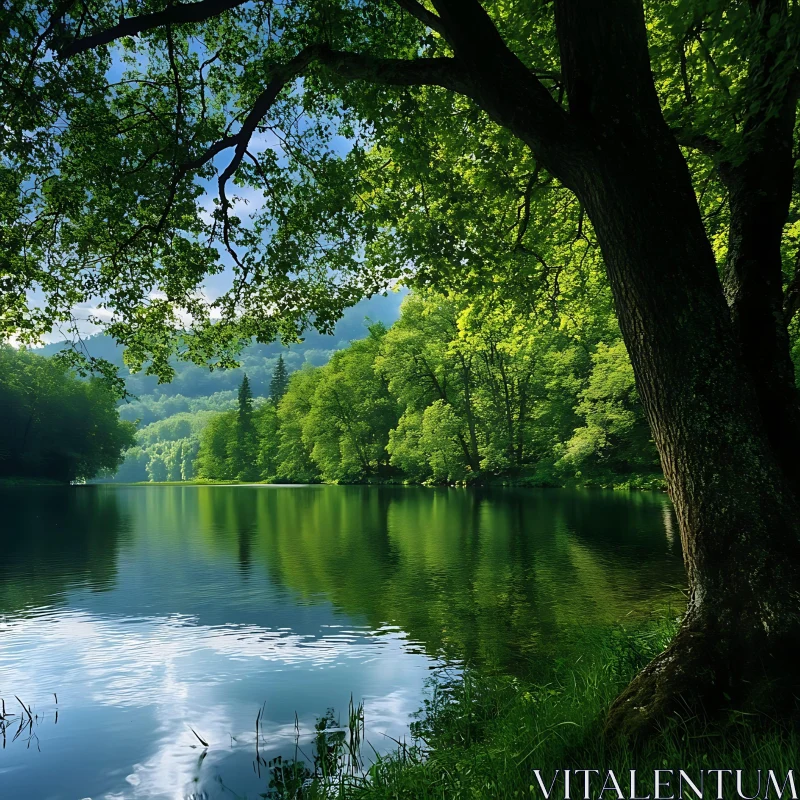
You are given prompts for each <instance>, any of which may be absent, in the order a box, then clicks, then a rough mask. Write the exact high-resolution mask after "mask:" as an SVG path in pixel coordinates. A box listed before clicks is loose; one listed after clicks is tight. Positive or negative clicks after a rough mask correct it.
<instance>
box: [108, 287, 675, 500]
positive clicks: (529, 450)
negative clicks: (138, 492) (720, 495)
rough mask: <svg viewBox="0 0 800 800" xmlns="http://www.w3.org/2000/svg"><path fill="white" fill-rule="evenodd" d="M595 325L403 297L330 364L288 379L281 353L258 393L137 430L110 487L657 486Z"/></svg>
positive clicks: (246, 390)
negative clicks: (389, 315)
mask: <svg viewBox="0 0 800 800" xmlns="http://www.w3.org/2000/svg"><path fill="white" fill-rule="evenodd" d="M595 317H596V319H595V321H594V323H593V324H592V325H581V326H580V327H579V328H576V327H575V326H574V325H571V324H570V323H569V320H568V319H567V318H566V317H564V318H563V319H562V320H553V319H551V318H545V320H544V321H541V320H540V319H539V318H537V317H535V316H532V317H531V318H530V319H528V320H525V321H524V322H521V321H520V320H519V319H517V320H516V321H515V322H514V323H513V324H511V322H510V320H509V319H508V315H507V314H504V313H503V311H502V309H496V310H493V311H491V312H482V311H479V310H478V308H477V307H476V304H475V303H469V302H468V301H466V300H463V299H461V300H459V299H455V298H447V297H444V296H442V295H436V294H432V293H428V294H424V295H423V294H420V293H414V294H411V295H408V296H406V298H405V300H404V301H403V304H402V306H401V309H400V318H399V319H398V320H397V321H396V322H395V323H394V324H393V325H391V326H390V327H389V328H387V327H386V326H385V325H384V324H383V323H374V324H372V325H371V326H370V327H369V335H368V336H367V337H366V338H364V339H360V340H355V341H352V342H351V343H350V344H349V345H348V346H347V347H345V348H343V349H341V350H338V351H336V352H334V353H333V355H332V357H331V358H330V360H329V361H328V363H327V364H324V365H321V366H314V365H313V364H310V363H308V362H305V363H304V365H303V366H301V367H300V368H299V369H296V370H295V371H293V372H292V373H291V374H289V372H288V370H287V368H286V365H285V362H284V360H283V357H282V356H281V357H280V358H279V360H278V361H277V363H276V365H275V368H274V373H273V376H272V379H271V381H270V384H269V386H268V391H267V392H266V393H265V394H266V395H267V396H266V397H264V396H263V395H262V396H257V395H256V393H255V392H254V391H253V389H252V384H251V382H250V380H249V378H248V375H247V374H245V376H244V379H243V381H242V385H241V386H240V389H239V392H238V397H237V398H236V399H234V398H229V399H228V403H229V404H230V406H231V407H230V408H229V409H228V410H225V411H213V410H208V409H204V410H197V411H194V412H191V411H182V412H179V413H176V414H174V415H170V416H168V417H167V418H165V419H162V420H159V421H155V422H152V423H151V424H148V425H146V426H144V427H143V428H141V430H140V431H139V433H138V442H137V446H136V447H134V448H132V449H131V450H129V451H128V452H127V454H126V460H125V462H124V464H123V466H122V468H121V469H120V471H119V473H118V476H117V479H118V480H125V481H133V480H137V481H144V480H150V481H180V480H190V479H210V480H241V481H278V482H287V483H305V482H318V481H324V482H332V483H359V482H382V481H386V482H393V481H395V482H409V483H426V484H453V483H465V484H468V483H474V482H492V481H497V482H512V483H521V484H527V485H536V486H559V485H564V484H575V483H577V484H581V485H595V486H613V487H637V488H660V487H662V486H663V477H662V475H661V473H660V468H659V464H658V454H657V452H656V450H655V446H654V445H653V442H652V439H651V436H650V431H649V428H648V425H647V421H646V419H645V416H644V411H643V409H642V406H641V403H640V401H639V399H638V396H637V393H636V387H635V384H634V378H633V371H632V368H631V365H630V360H629V359H628V356H627V353H626V351H625V347H624V344H623V343H622V341H621V339H620V336H619V332H618V329H617V328H616V325H615V323H614V320H613V317H612V316H611V315H610V314H608V313H607V314H606V315H605V316H604V317H603V316H602V315H599V314H597V313H596V312H595ZM231 394H232V393H231ZM195 402H197V401H195Z"/></svg>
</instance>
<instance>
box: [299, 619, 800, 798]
mask: <svg viewBox="0 0 800 800" xmlns="http://www.w3.org/2000/svg"><path fill="white" fill-rule="evenodd" d="M677 624H678V619H677V618H676V617H675V616H672V617H671V618H667V619H665V618H661V619H657V620H654V621H651V622H649V623H646V624H644V625H641V626H639V627H635V628H625V627H622V626H619V627H616V628H614V629H612V630H611V631H610V632H608V633H607V634H605V635H602V636H600V637H599V638H596V639H595V640H594V641H591V642H587V649H586V651H585V652H583V654H582V655H580V656H578V657H577V658H576V659H575V660H574V661H572V662H571V663H562V664H558V665H556V666H555V667H554V668H553V669H552V670H550V671H549V674H548V676H547V678H546V679H544V680H539V681H537V680H527V681H526V680H521V679H518V678H511V677H508V676H486V675H481V674H479V673H474V672H472V673H470V672H468V673H467V674H466V675H465V676H464V679H463V680H457V681H454V682H453V683H450V684H444V685H442V686H440V687H439V688H438V689H437V691H436V692H435V693H434V694H433V696H432V698H431V699H430V700H429V701H428V702H427V703H426V706H425V709H424V712H423V713H424V716H423V717H422V718H421V719H420V720H419V721H418V722H416V723H415V724H414V726H413V727H412V732H413V733H414V735H415V736H416V742H415V743H414V744H413V745H410V746H405V747H402V748H401V749H400V750H399V751H397V752H396V753H394V754H393V755H391V756H389V757H385V758H382V759H379V760H378V761H377V763H376V764H374V765H373V767H372V768H371V769H370V770H369V773H368V775H366V776H363V777H360V778H358V779H355V780H343V781H341V782H340V783H339V785H338V786H337V787H336V791H335V792H334V796H337V797H338V798H339V800H401V799H403V800H405V799H406V798H407V799H408V800H434V798H436V800H467V798H469V800H475V798H486V799H487V800H499V799H501V798H502V799H503V800H505V798H508V799H509V800H510V799H511V798H523V797H524V798H544V797H545V796H546V795H547V793H548V790H549V789H550V787H551V783H553V782H554V787H555V788H554V789H553V792H552V795H551V797H552V798H554V800H558V798H562V797H564V778H563V771H564V770H572V771H573V775H572V782H573V797H583V796H584V783H583V781H584V779H585V778H584V774H583V773H580V774H578V775H576V774H574V771H575V770H596V772H593V773H589V774H588V779H589V780H590V796H591V797H609V798H616V797H620V796H623V797H625V798H629V797H631V794H630V792H629V789H630V771H631V770H636V773H637V777H636V789H635V795H636V796H637V797H639V798H646V797H648V796H658V795H657V794H655V786H654V779H655V776H656V772H655V771H656V770H663V771H665V772H661V773H660V779H661V781H662V784H661V790H660V796H662V797H670V796H674V797H678V796H683V797H685V798H687V800H690V799H691V800H693V799H694V798H695V796H696V795H695V794H694V793H693V792H692V791H691V789H690V788H687V787H688V786H689V785H688V784H686V783H685V782H682V783H681V789H682V790H683V791H682V792H681V795H679V791H678V789H679V787H678V780H679V779H680V774H679V770H683V771H684V773H685V774H686V776H687V777H688V778H689V779H690V780H693V781H694V782H695V784H697V785H698V786H699V788H700V789H701V791H702V786H703V782H704V781H705V782H706V784H707V787H706V791H705V795H704V796H707V797H716V796H717V775H716V774H713V775H712V774H708V770H720V769H721V770H731V773H729V774H725V775H724V776H723V778H722V779H723V780H724V787H725V792H724V796H725V797H733V796H737V794H736V790H737V787H736V778H735V775H736V770H742V775H743V778H742V781H743V783H742V787H741V795H743V796H747V797H759V798H761V797H764V792H765V789H766V783H765V782H766V781H767V780H768V770H772V771H773V772H774V774H775V775H776V776H777V778H778V785H779V787H780V786H782V785H783V783H784V781H785V780H786V776H787V774H788V773H789V771H790V770H795V771H796V769H797V763H796V761H797V753H798V752H800V732H799V730H798V728H797V726H794V727H790V726H789V725H787V724H784V723H779V722H776V721H774V720H770V719H767V718H759V717H757V716H754V715H745V714H741V713H731V714H730V715H729V716H728V717H726V718H725V719H722V720H720V721H718V722H717V723H715V724H714V725H713V726H709V725H706V724H703V723H701V722H700V720H699V719H698V718H691V717H687V718H686V719H683V720H680V721H678V720H675V721H672V722H670V723H669V724H668V725H666V726H665V727H664V729H663V730H662V731H661V732H660V733H659V734H658V735H657V736H655V737H654V738H653V739H652V740H650V741H649V742H647V743H646V744H644V745H641V746H640V747H639V748H638V749H637V750H635V751H634V750H633V749H631V747H629V746H627V745H619V744H617V745H608V744H606V743H604V740H603V735H602V730H603V721H604V719H605V715H606V713H607V710H608V708H609V706H610V705H611V703H612V702H613V700H614V698H615V697H616V696H617V695H618V693H619V692H620V690H621V689H622V688H624V686H625V685H626V684H627V683H628V681H629V680H630V679H631V677H632V676H633V675H634V674H635V673H636V672H637V671H638V670H639V669H640V668H641V667H642V666H644V665H645V664H646V663H647V662H648V661H649V660H650V659H651V658H652V657H653V656H654V655H656V654H657V653H658V652H660V651H661V650H662V649H663V647H664V646H665V645H666V643H667V642H668V641H669V639H670V638H671V636H672V634H673V632H674V630H675V629H676V626H677ZM536 770H538V775H539V777H540V778H541V780H542V784H541V785H540V784H539V782H538V781H539V779H538V778H537V777H536V774H537V773H536V772H535V771H536ZM758 770H762V772H763V778H762V776H761V775H759V773H758ZM609 771H612V772H613V774H614V779H617V780H618V782H619V785H620V789H621V791H622V795H619V794H618V793H617V790H616V787H614V786H613V783H612V782H608V783H607V781H611V780H612V779H609V778H608V772H609ZM669 771H672V772H669ZM681 780H682V779H681ZM670 781H672V785H671V787H670V786H668V785H666V784H668V783H669V782H670ZM604 785H605V786H606V789H605V791H603V787H604ZM683 792H685V794H683ZM304 796H306V795H304ZM311 796H319V797H322V794H319V795H313V794H312V795H311ZM325 796H326V797H330V796H331V794H330V793H328V794H326V795H325ZM770 796H772V794H770ZM786 796H787V797H792V796H796V795H793V792H792V790H791V788H790V790H789V792H788V794H787V795H786Z"/></svg>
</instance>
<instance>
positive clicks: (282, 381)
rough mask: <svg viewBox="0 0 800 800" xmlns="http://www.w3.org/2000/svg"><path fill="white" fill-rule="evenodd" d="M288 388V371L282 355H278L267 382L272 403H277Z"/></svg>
mask: <svg viewBox="0 0 800 800" xmlns="http://www.w3.org/2000/svg"><path fill="white" fill-rule="evenodd" d="M288 388H289V372H288V370H287V369H286V364H285V363H284V360H283V356H282V355H280V356H278V363H277V364H276V365H275V369H274V370H273V372H272V380H271V381H270V384H269V396H270V398H271V399H272V403H273V405H276V406H277V405H278V403H280V401H281V398H282V397H283V396H284V395H285V394H286V390H287V389H288Z"/></svg>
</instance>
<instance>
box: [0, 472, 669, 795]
mask: <svg viewBox="0 0 800 800" xmlns="http://www.w3.org/2000/svg"><path fill="white" fill-rule="evenodd" d="M0 509H2V519H1V520H0V545H1V546H2V550H0V697H1V698H3V699H4V701H5V708H6V712H7V713H10V712H13V713H19V712H21V708H20V707H19V703H18V702H17V700H15V699H14V697H15V695H17V696H19V698H21V699H22V700H23V701H24V702H25V704H26V705H30V706H31V707H32V711H33V713H34V714H38V715H39V719H38V721H37V724H36V725H34V726H33V728H32V732H33V733H35V734H36V736H35V737H31V735H30V733H31V731H29V732H27V733H26V732H23V733H22V734H21V735H20V736H19V737H18V738H17V739H16V741H12V738H13V735H14V733H15V732H16V727H13V726H12V727H9V728H8V730H7V732H6V741H5V742H3V744H4V749H2V750H0V797H2V798H6V797H8V798H15V799H16V798H20V800H21V799H22V798H24V799H25V800H50V799H51V798H52V799H53V800H55V799H56V798H65V800H67V799H68V800H81V799H82V798H92V800H99V799H100V798H109V799H111V798H113V799H114V800H118V799H119V798H148V800H149V799H150V798H171V799H172V798H186V797H208V798H217V797H233V796H240V797H241V796H247V797H258V796H259V794H260V793H262V792H265V791H266V790H267V783H268V779H267V778H264V777H261V778H259V776H258V775H257V774H256V772H255V770H254V758H255V754H254V747H255V729H254V723H255V718H256V714H257V712H258V709H259V707H260V706H261V704H262V702H264V703H265V705H264V714H263V732H264V737H265V738H264V740H263V741H262V742H261V754H262V755H263V756H265V757H266V758H267V759H269V758H272V757H274V756H276V755H278V754H283V755H284V756H288V755H292V754H293V753H294V746H295V745H294V742H295V733H296V731H295V725H297V726H298V728H299V732H300V737H301V745H303V746H304V745H305V743H307V742H308V739H309V736H310V732H312V731H313V726H314V723H315V720H316V719H317V718H319V717H320V716H321V715H323V714H324V713H325V712H326V709H327V708H329V707H331V706H332V707H334V708H335V709H336V711H337V713H338V712H339V711H341V712H342V713H343V715H344V714H346V709H347V705H348V702H349V700H350V696H351V694H352V695H353V697H354V698H355V700H356V702H358V701H359V700H363V701H364V705H365V714H366V723H367V728H366V733H367V738H368V739H369V740H370V742H372V743H373V744H374V745H375V747H376V748H377V749H379V750H381V749H383V750H387V749H391V747H392V743H391V740H390V739H389V738H388V737H394V738H398V737H403V736H404V735H405V734H406V732H407V726H408V723H409V716H410V715H411V714H412V713H413V712H414V711H416V710H417V709H418V708H419V706H420V704H421V699H422V697H423V693H424V691H425V685H426V682H427V681H428V680H429V678H430V676H431V674H432V670H434V669H435V668H436V666H437V665H439V664H442V663H443V662H444V661H445V660H447V661H449V662H450V661H456V662H460V661H463V660H465V659H466V660H468V661H470V662H473V663H478V664H481V665H483V666H484V667H489V668H499V669H509V670H516V671H525V670H527V669H530V668H535V667H536V665H538V664H542V663H545V662H546V661H547V660H548V659H550V658H552V657H553V656H554V655H559V654H561V655H563V654H567V653H569V649H570V647H571V645H572V643H573V642H574V641H575V640H576V639H578V638H579V637H580V636H581V635H582V633H583V632H584V631H586V630H587V629H591V628H594V627H597V626H601V625H606V624H608V623H610V622H613V621H616V620H620V619H622V618H623V617H626V615H629V614H634V615H635V614H644V613H647V612H649V611H650V610H652V609H653V608H654V607H656V606H658V605H660V604H665V603H667V602H670V601H672V602H675V600H676V597H679V594H678V588H679V587H680V586H681V585H682V584H683V580H684V579H683V572H682V567H681V561H680V553H679V549H680V548H679V542H678V541H677V538H676V533H677V530H676V523H675V521H674V517H673V516H672V512H671V510H670V508H669V505H668V501H667V500H666V498H665V497H664V496H661V495H658V494H632V495H629V494H623V493H618V494H614V493H602V492H569V491H536V490H515V489H508V490H492V491H480V492H477V491H475V492H473V491H470V490H457V489H449V490H448V489H442V490H439V489H417V488H401V487H397V488H395V487H386V488H383V487H381V488H374V487H373V488H369V487H246V486H239V487H196V486H189V487H121V486H118V487H115V486H107V487H104V486H94V487H92V486H90V487H74V488H69V489H68V488H64V489H50V488H47V489H44V488H43V489H35V490H34V489H27V490H22V489H19V490H5V491H3V492H2V493H0ZM54 694H57V700H58V702H57V703H56V697H55V696H54ZM56 712H57V716H56ZM295 714H296V716H295ZM190 726H191V727H192V728H194V730H195V731H197V732H198V734H199V735H200V736H202V737H203V738H204V739H205V740H206V741H207V742H208V743H209V745H210V746H209V748H208V751H207V755H206V757H205V758H201V754H202V751H203V748H202V747H199V746H198V744H199V743H198V741H197V739H196V738H195V735H194V734H193V733H192V731H191V730H190ZM225 787H227V788H225ZM232 792H233V794H232Z"/></svg>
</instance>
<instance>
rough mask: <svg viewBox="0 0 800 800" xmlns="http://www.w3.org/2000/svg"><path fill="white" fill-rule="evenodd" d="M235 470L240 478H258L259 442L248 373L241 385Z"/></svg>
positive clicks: (235, 473) (234, 451) (237, 413)
mask: <svg viewBox="0 0 800 800" xmlns="http://www.w3.org/2000/svg"><path fill="white" fill-rule="evenodd" d="M232 445H233V447H232V452H231V457H232V461H233V472H234V475H235V476H236V478H238V479H239V480H256V479H257V478H258V468H257V464H256V462H257V443H256V429H255V425H254V424H253V392H252V391H251V389H250V381H249V380H248V378H247V375H246V374H245V376H244V377H243V378H242V383H241V385H240V386H239V407H238V409H237V411H236V429H235V434H234V440H233V442H232Z"/></svg>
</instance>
